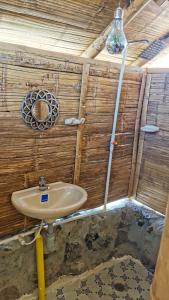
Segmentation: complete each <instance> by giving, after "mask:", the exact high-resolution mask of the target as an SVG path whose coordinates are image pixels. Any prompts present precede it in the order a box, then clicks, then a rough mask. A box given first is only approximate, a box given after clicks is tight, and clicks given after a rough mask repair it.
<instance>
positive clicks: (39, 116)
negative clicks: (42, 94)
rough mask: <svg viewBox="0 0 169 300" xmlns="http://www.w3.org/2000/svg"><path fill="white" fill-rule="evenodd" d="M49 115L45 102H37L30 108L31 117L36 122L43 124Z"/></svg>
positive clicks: (48, 108)
mask: <svg viewBox="0 0 169 300" xmlns="http://www.w3.org/2000/svg"><path fill="white" fill-rule="evenodd" d="M50 115H51V112H50V107H49V105H48V103H47V102H46V101H45V100H43V99H42V100H37V101H35V103H34V104H33V106H32V116H33V117H34V118H35V119H36V120H37V121H38V122H45V121H47V120H48V119H49V117H50Z"/></svg>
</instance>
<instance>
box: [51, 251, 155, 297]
mask: <svg viewBox="0 0 169 300" xmlns="http://www.w3.org/2000/svg"><path fill="white" fill-rule="evenodd" d="M151 280H152V274H151V273H149V272H148V271H147V270H146V269H145V267H144V266H143V265H142V264H141V263H140V262H139V261H138V260H135V259H133V258H132V257H129V256H126V257H123V258H120V259H112V260H110V261H109V262H106V263H103V264H101V265H100V266H99V267H97V268H95V269H94V270H92V271H89V272H85V273H84V274H82V275H80V276H77V277H76V278H72V279H69V280H65V282H64V284H63V283H62V284H61V282H60V284H59V282H58V286H57V283H56V284H54V285H53V286H51V287H50V288H49V290H48V293H47V294H48V297H47V299H50V300H54V299H57V300H96V299H102V300H103V299H104V300H115V299H119V300H149V293H150V284H151Z"/></svg>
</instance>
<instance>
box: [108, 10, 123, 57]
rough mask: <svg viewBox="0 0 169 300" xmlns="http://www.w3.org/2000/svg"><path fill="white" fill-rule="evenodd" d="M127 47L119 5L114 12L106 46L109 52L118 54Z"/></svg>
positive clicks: (121, 11)
mask: <svg viewBox="0 0 169 300" xmlns="http://www.w3.org/2000/svg"><path fill="white" fill-rule="evenodd" d="M126 47H127V39H126V36H125V33H124V30H123V10H122V8H121V7H120V6H119V7H118V8H116V10H115V13H114V20H113V22H112V27H111V31H110V33H109V35H108V37H107V40H106V48H107V51H108V52H109V53H110V54H120V53H122V52H123V50H124V49H125V48H126Z"/></svg>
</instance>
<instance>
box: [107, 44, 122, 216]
mask: <svg viewBox="0 0 169 300" xmlns="http://www.w3.org/2000/svg"><path fill="white" fill-rule="evenodd" d="M126 55H127V46H126V48H125V49H124V51H123V56H122V64H121V68H120V75H119V83H118V88H117V96H116V104H115V111H114V119H113V126H112V133H111V140H110V150H109V161H108V169H107V177H106V188H105V196H104V210H105V211H106V206H107V200H108V194H109V185H110V174H111V166H112V157H113V151H114V143H115V133H116V127H117V118H118V111H119V103H120V95H121V88H122V82H123V76H124V68H125V60H126Z"/></svg>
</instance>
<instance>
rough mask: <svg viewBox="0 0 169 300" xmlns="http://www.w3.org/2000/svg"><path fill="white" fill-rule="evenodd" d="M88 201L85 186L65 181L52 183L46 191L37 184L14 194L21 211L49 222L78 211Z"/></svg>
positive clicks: (15, 201) (14, 201)
mask: <svg viewBox="0 0 169 300" xmlns="http://www.w3.org/2000/svg"><path fill="white" fill-rule="evenodd" d="M86 201H87V192H86V191H85V190H84V189H83V188H81V187H80V186H77V185H74V184H69V183H64V182H55V183H51V184H49V185H48V189H47V190H45V191H40V190H39V187H38V186H37V187H33V188H29V189H25V190H21V191H17V192H14V193H13V194H12V204H13V205H14V206H15V208H16V209H17V210H18V211H19V212H21V213H22V214H24V215H25V216H28V217H32V218H36V219H41V220H45V221H46V222H47V223H52V222H53V221H54V220H55V219H56V218H60V217H63V216H67V215H69V214H71V213H73V212H75V211H77V210H78V209H79V208H80V207H81V206H82V205H83V204H84V203H85V202H86Z"/></svg>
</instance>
